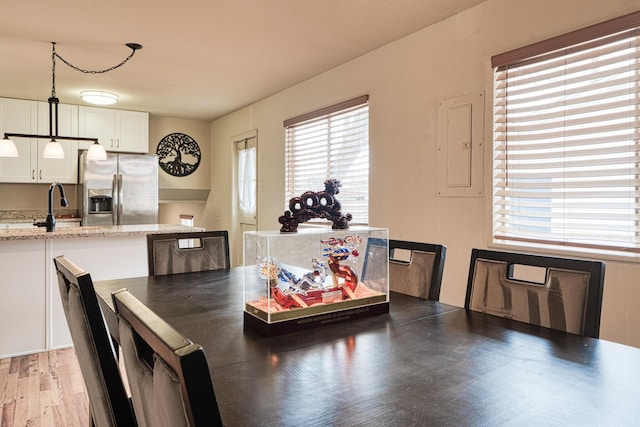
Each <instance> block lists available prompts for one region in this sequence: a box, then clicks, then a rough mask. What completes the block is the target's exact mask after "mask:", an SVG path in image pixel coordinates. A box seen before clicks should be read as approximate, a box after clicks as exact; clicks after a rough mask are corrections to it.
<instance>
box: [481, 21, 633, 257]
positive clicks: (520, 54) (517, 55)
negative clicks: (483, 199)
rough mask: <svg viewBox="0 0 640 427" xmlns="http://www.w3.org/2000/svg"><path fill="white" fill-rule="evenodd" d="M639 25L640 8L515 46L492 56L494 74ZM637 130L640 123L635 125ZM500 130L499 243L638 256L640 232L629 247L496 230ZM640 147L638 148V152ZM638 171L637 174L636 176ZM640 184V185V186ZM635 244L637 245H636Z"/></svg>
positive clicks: (493, 211) (493, 203) (493, 239)
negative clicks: (526, 235)
mask: <svg viewBox="0 0 640 427" xmlns="http://www.w3.org/2000/svg"><path fill="white" fill-rule="evenodd" d="M633 29H636V33H635V36H636V37H640V36H639V34H640V11H639V12H634V13H630V14H628V15H624V16H621V17H618V18H614V19H611V20H608V21H605V22H602V23H599V24H595V25H592V26H589V27H586V28H583V29H579V30H576V31H572V32H570V33H567V34H564V35H561V36H558V37H553V38H551V39H547V40H544V41H541V42H538V43H534V44H531V45H528V46H524V47H522V48H518V49H514V50H511V51H508V52H505V53H501V54H498V55H495V56H493V57H492V58H491V65H492V68H493V69H494V76H495V75H496V73H498V72H499V71H504V70H505V69H506V68H508V67H523V66H527V65H531V64H535V63H540V62H542V61H546V60H550V59H553V58H559V57H562V56H565V55H568V54H571V53H574V52H577V51H584V50H586V48H588V46H589V43H592V42H593V41H594V40H595V41H596V43H598V41H597V40H598V39H600V38H602V37H606V36H611V35H613V34H616V33H620V32H623V31H628V30H633ZM638 94H640V90H638V89H636V95H638ZM495 104H496V99H495V93H494V111H493V119H494V123H495V120H496V114H497V113H496V109H497V107H495ZM636 104H637V105H636V107H640V103H638V102H636ZM635 129H636V132H637V131H638V129H640V128H639V127H637V126H636V127H635ZM498 133H499V132H498V130H497V126H496V128H494V137H493V142H494V146H493V148H492V154H493V162H494V166H493V168H492V170H493V171H494V180H493V182H492V199H491V232H492V233H491V242H492V244H493V245H495V246H521V245H527V246H529V247H530V246H531V245H533V246H535V247H539V248H554V249H565V250H566V249H573V250H578V251H584V250H586V251H593V250H597V251H598V252H609V253H614V254H615V253H623V254H624V253H626V254H628V255H629V254H633V255H634V256H638V254H640V237H638V235H637V234H636V237H635V241H634V242H633V243H630V244H629V247H625V246H620V245H613V246H608V245H606V244H602V245H601V244H585V243H581V242H576V241H571V239H568V240H567V239H560V238H559V239H557V240H555V239H553V240H544V239H532V238H522V237H520V238H518V237H514V236H511V237H509V236H507V235H505V234H501V233H499V232H497V230H496V221H497V218H498V216H499V215H498V214H497V213H496V211H497V197H496V192H497V191H498V187H497V183H496V178H495V176H496V175H497V173H498V170H497V165H498V163H499V161H498V159H497V158H496V156H497V148H496V146H497V144H498V141H497V140H498V136H497V134H498ZM633 141H635V143H636V147H637V145H638V144H640V141H638V140H637V139H635V138H633ZM637 151H638V148H636V152H637ZM637 176H638V175H637V174H636V177H637ZM636 188H637V187H636ZM635 200H636V202H635V209H636V212H638V211H639V210H640V201H638V198H635ZM634 245H635V246H634Z"/></svg>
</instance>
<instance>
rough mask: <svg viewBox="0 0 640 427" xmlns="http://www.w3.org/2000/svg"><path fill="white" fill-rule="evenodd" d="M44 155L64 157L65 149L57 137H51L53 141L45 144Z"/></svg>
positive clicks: (48, 157) (47, 157)
mask: <svg viewBox="0 0 640 427" xmlns="http://www.w3.org/2000/svg"><path fill="white" fill-rule="evenodd" d="M42 157H44V158H45V159H64V149H63V148H62V145H60V143H59V142H58V141H56V139H55V138H51V141H49V142H47V145H45V146H44V151H43V152H42Z"/></svg>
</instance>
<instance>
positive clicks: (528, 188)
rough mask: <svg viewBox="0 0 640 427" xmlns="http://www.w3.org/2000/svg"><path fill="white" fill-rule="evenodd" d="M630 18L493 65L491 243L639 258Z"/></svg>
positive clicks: (639, 65) (638, 105) (636, 65)
mask: <svg viewBox="0 0 640 427" xmlns="http://www.w3.org/2000/svg"><path fill="white" fill-rule="evenodd" d="M637 16H638V15H637V14H636V24H635V26H633V27H632V28H628V29H624V30H622V31H616V32H614V33H611V34H608V35H605V36H599V37H597V38H595V39H590V40H586V41H581V42H579V43H576V44H573V45H570V46H566V47H563V48H562V49H561V50H553V51H548V52H544V53H540V52H536V55H535V56H532V57H524V58H518V59H517V60H516V61H514V62H512V63H507V64H500V65H498V66H497V67H496V68H495V73H494V77H495V81H494V88H495V91H494V101H495V103H494V121H495V123H494V212H493V218H494V227H493V229H494V240H496V241H524V242H535V243H544V244H556V245H557V244H559V245H569V246H577V247H592V248H604V249H613V250H623V251H632V252H640V237H639V236H640V228H639V219H640V214H639V210H640V144H639V142H640V125H639V123H640V101H639V100H640V47H639V46H640V38H639V34H640V31H639V28H638V24H637ZM494 65H496V63H495V62H494Z"/></svg>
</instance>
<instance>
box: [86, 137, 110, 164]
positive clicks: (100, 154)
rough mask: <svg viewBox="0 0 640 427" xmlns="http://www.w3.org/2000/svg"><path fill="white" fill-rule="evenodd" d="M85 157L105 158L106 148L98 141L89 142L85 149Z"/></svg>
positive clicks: (91, 158)
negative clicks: (87, 147) (87, 148)
mask: <svg viewBox="0 0 640 427" xmlns="http://www.w3.org/2000/svg"><path fill="white" fill-rule="evenodd" d="M87 159H89V160H107V150H105V149H104V147H103V146H102V145H100V144H99V143H98V141H96V142H94V143H93V144H91V147H89V150H88V151H87Z"/></svg>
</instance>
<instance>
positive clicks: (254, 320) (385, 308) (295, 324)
mask: <svg viewBox="0 0 640 427" xmlns="http://www.w3.org/2000/svg"><path fill="white" fill-rule="evenodd" d="M387 313H389V302H388V301H385V302H380V303H377V304H370V305H365V306H358V307H353V308H348V309H345V310H340V311H333V312H329V313H321V314H315V315H311V316H306V317H299V318H295V319H289V320H282V321H279V322H272V323H267V322H265V321H264V320H262V319H261V318H259V317H256V316H254V315H252V314H250V313H247V312H246V311H245V312H244V326H245V328H246V327H249V328H251V329H253V330H255V331H257V332H259V333H260V334H262V335H265V336H275V335H282V334H288V333H291V332H298V331H306V330H308V329H313V328H318V327H321V326H326V325H330V324H333V323H344V322H349V321H352V320H356V319H362V318H365V317H371V316H379V315H381V314H387Z"/></svg>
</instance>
